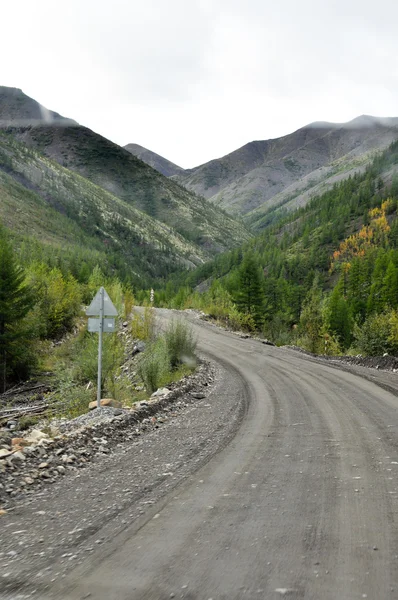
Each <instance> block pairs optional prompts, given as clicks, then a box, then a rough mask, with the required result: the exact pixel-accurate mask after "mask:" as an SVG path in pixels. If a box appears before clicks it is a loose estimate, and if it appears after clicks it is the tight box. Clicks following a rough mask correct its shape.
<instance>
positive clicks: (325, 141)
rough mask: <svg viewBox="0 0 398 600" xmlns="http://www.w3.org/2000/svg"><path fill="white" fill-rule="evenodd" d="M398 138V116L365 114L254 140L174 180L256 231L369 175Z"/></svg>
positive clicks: (187, 171) (181, 174)
mask: <svg viewBox="0 0 398 600" xmlns="http://www.w3.org/2000/svg"><path fill="white" fill-rule="evenodd" d="M397 139H398V118H378V117H372V116H367V115H362V116H361V117H357V118H356V119H354V120H352V121H350V122H348V123H327V122H317V123H311V124H310V125H307V126H305V127H302V128H301V129H298V130H297V131H295V132H294V133H291V134H289V135H286V136H283V137H281V138H276V139H271V140H265V141H254V142H250V143H249V144H246V145H245V146H243V147H242V148H239V149H238V150H235V151H234V152H232V153H231V154H228V155H226V156H224V157H223V158H220V159H215V160H212V161H210V162H208V163H205V164H204V165H200V166H198V167H195V168H193V169H189V170H186V171H184V172H183V173H180V174H179V175H176V176H175V177H174V178H175V179H176V181H178V182H180V183H181V184H182V185H184V186H185V187H186V188H187V189H190V190H192V191H194V192H196V193H197V194H200V195H202V196H204V197H205V198H208V199H210V200H211V201H212V202H213V203H214V204H216V205H217V206H220V207H222V208H224V209H225V210H226V211H227V212H228V213H230V214H232V215H243V216H244V220H245V221H246V223H247V224H248V225H250V226H251V228H254V229H258V228H261V227H262V226H263V225H264V222H267V220H268V219H267V215H268V218H269V214H270V212H273V211H275V210H278V209H280V208H281V207H283V208H285V209H288V210H292V209H294V208H297V207H300V206H304V205H305V204H306V203H307V202H308V201H309V199H310V198H311V197H313V196H314V195H317V194H319V193H322V192H324V191H326V190H327V189H329V188H330V187H332V186H333V185H334V183H336V182H338V181H340V180H341V179H344V178H346V177H348V176H349V175H350V174H352V173H354V172H357V171H363V169H364V168H365V167H366V166H367V165H368V164H369V163H370V162H371V160H372V158H373V156H374V153H375V151H379V150H383V149H385V148H386V147H388V146H389V145H390V144H391V143H392V142H393V141H395V140H397Z"/></svg>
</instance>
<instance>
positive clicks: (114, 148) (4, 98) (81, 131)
mask: <svg viewBox="0 0 398 600" xmlns="http://www.w3.org/2000/svg"><path fill="white" fill-rule="evenodd" d="M1 89H2V95H1V96H0V115H1V114H3V116H4V115H6V117H7V118H6V119H4V120H5V121H6V123H7V126H3V127H2V128H1V129H2V130H3V131H4V132H6V133H8V134H10V135H11V136H12V137H13V138H14V139H15V140H17V141H19V142H21V143H23V144H24V145H25V146H26V147H27V148H31V149H34V150H36V151H38V152H40V153H41V154H43V155H45V156H46V157H48V158H50V159H51V160H53V161H56V162H57V163H58V164H60V165H61V166H62V167H64V168H67V169H68V170H71V171H73V172H75V173H77V174H79V175H80V176H82V177H84V178H85V179H87V180H88V181H90V182H91V183H93V184H94V185H97V186H100V187H101V188H102V189H103V190H105V191H107V192H108V193H110V194H112V195H113V196H115V197H118V198H119V199H120V200H121V201H123V202H125V203H127V204H129V205H130V206H131V207H132V208H134V209H136V210H139V211H141V212H144V213H146V214H147V215H149V216H150V217H152V218H154V219H155V220H157V221H158V222H159V223H160V224H162V223H163V224H164V225H166V226H167V227H169V228H173V230H175V232H176V233H177V234H179V235H180V236H182V237H183V238H184V239H185V240H186V242H188V243H191V244H192V243H194V244H195V245H196V246H197V247H198V249H199V248H200V249H201V254H203V257H204V258H205V257H206V256H212V255H213V254H214V253H217V252H221V251H224V250H226V249H228V248H230V247H236V246H237V245H239V244H240V243H241V242H243V241H244V240H247V239H248V238H249V237H250V234H249V232H248V231H247V229H246V228H245V227H244V226H243V225H242V224H241V223H238V222H237V221H235V220H233V219H231V218H230V217H229V216H227V215H225V214H224V213H223V212H222V211H220V210H219V209H217V208H216V207H215V206H214V205H213V204H212V203H209V202H207V201H206V200H205V199H203V198H198V197H197V196H195V195H194V194H192V192H189V191H188V190H186V189H185V188H183V187H182V186H180V185H179V184H178V182H175V181H173V180H170V179H168V178H166V177H164V176H163V175H161V174H160V173H158V172H157V171H156V170H154V169H153V168H152V167H150V166H148V165H147V164H145V163H144V162H143V161H141V160H140V159H138V158H136V157H135V156H133V155H132V154H131V153H130V152H128V151H127V150H125V149H124V148H122V147H120V146H118V145H117V144H115V143H113V142H111V141H110V140H107V139H106V138H105V137H103V136H101V135H99V134H97V133H95V132H93V131H91V130H90V129H88V128H87V127H83V126H81V125H79V124H78V123H76V122H74V121H72V120H70V119H65V118H64V117H62V116H60V115H58V113H52V112H51V111H49V112H50V121H48V119H47V120H46V119H45V118H43V119H41V120H40V119H37V117H38V116H40V115H41V114H42V113H43V110H42V108H41V107H40V106H41V105H39V104H38V103H37V102H36V101H35V100H33V99H31V98H29V97H28V96H26V95H25V94H23V92H21V91H20V90H18V89H17V88H4V87H3V88H1ZM7 90H8V92H7ZM20 106H22V108H21V109H20ZM45 110H47V109H45ZM11 117H13V119H14V121H13V120H11V123H10V118H11ZM26 118H28V120H29V118H31V119H32V123H28V124H26ZM21 120H22V121H24V122H25V125H24V126H21V124H20V123H21Z"/></svg>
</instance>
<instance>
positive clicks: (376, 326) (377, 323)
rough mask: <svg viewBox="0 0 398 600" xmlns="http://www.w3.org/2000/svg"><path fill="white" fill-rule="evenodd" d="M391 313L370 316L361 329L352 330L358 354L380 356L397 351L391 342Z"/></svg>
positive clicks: (357, 327)
mask: <svg viewBox="0 0 398 600" xmlns="http://www.w3.org/2000/svg"><path fill="white" fill-rule="evenodd" d="M391 318H392V314H391V312H386V313H381V314H373V315H370V316H369V317H368V318H367V319H366V320H365V321H364V323H363V325H362V326H361V327H359V326H358V325H356V326H355V328H354V337H355V340H356V345H357V346H358V348H359V350H360V352H362V353H363V354H368V355H370V356H380V355H382V354H384V353H385V352H388V353H391V352H394V351H396V350H397V346H396V344H394V342H393V340H392V324H391Z"/></svg>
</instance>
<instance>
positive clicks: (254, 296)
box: [234, 253, 264, 327]
mask: <svg viewBox="0 0 398 600" xmlns="http://www.w3.org/2000/svg"><path fill="white" fill-rule="evenodd" d="M237 284H238V289H237V290H236V291H235V295H234V296H235V302H236V305H237V307H238V310H239V311H240V312H242V313H244V314H247V315H251V316H252V317H253V320H254V322H255V324H256V326H257V327H259V326H260V325H261V322H262V320H263V305H264V294H263V282H262V275H261V270H260V266H259V264H258V263H257V261H256V259H255V257H254V256H253V254H252V253H247V254H245V256H244V258H243V261H242V264H241V266H240V268H239V271H238V278H237Z"/></svg>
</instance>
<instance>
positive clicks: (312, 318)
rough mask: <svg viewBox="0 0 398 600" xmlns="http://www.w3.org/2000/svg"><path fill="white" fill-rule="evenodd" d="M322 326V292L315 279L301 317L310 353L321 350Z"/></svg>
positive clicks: (301, 327) (302, 328) (301, 325)
mask: <svg viewBox="0 0 398 600" xmlns="http://www.w3.org/2000/svg"><path fill="white" fill-rule="evenodd" d="M322 326H323V316H322V292H321V289H320V287H319V283H318V279H317V278H315V279H314V283H313V285H312V288H311V289H310V291H309V292H308V294H307V296H306V299H305V300H304V303H303V309H302V311H301V315H300V329H301V331H303V333H304V334H305V336H306V338H307V340H308V349H309V350H310V352H313V353H316V352H317V351H318V350H319V349H320V341H321V333H322Z"/></svg>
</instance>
